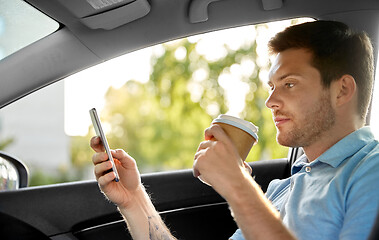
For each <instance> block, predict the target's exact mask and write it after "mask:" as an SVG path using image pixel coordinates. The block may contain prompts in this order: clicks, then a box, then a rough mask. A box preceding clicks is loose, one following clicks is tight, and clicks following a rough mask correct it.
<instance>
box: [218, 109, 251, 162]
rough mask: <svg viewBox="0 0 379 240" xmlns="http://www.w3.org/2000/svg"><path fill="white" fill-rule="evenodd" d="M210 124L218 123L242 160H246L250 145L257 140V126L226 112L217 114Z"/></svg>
mask: <svg viewBox="0 0 379 240" xmlns="http://www.w3.org/2000/svg"><path fill="white" fill-rule="evenodd" d="M212 124H219V125H220V126H221V127H222V129H223V130H224V131H225V133H226V134H227V135H228V136H229V137H230V139H231V140H232V141H233V143H234V145H235V146H236V148H237V150H238V153H239V155H240V157H241V159H242V160H243V161H245V160H246V157H247V155H248V154H249V152H250V149H251V148H252V146H253V145H254V144H255V143H256V142H258V135H257V133H258V127H256V126H255V125H254V124H253V123H251V122H248V121H245V120H243V119H241V118H237V117H233V116H230V115H226V114H221V115H219V116H218V117H217V118H216V119H214V120H213V122H212Z"/></svg>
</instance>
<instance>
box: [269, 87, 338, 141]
mask: <svg viewBox="0 0 379 240" xmlns="http://www.w3.org/2000/svg"><path fill="white" fill-rule="evenodd" d="M281 114H283V115H285V116H288V117H290V118H291V119H295V118H293V117H292V116H291V115H290V114H286V113H281ZM297 119H301V122H300V123H299V122H297V123H294V122H293V124H294V127H293V128H292V129H291V130H290V131H289V132H283V133H282V132H280V131H279V129H278V132H277V136H276V137H277V141H278V143H279V144H281V145H283V146H287V147H307V146H310V145H311V144H312V143H314V142H316V141H317V140H319V139H320V138H321V136H322V135H323V134H325V132H327V131H328V130H330V129H331V128H332V126H333V125H334V124H335V119H336V114H335V111H334V109H333V108H332V105H331V102H330V94H329V92H327V91H325V92H324V93H323V94H322V95H321V97H320V100H319V101H318V104H315V106H314V107H313V108H309V109H307V110H306V111H304V114H303V116H301V117H300V118H299V117H298V118H297ZM295 120H296V119H295Z"/></svg>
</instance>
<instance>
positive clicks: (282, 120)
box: [274, 117, 290, 127]
mask: <svg viewBox="0 0 379 240" xmlns="http://www.w3.org/2000/svg"><path fill="white" fill-rule="evenodd" d="M288 121H290V119H289V118H286V117H275V118H274V122H275V126H277V127H279V126H281V125H283V124H285V123H286V122H288Z"/></svg>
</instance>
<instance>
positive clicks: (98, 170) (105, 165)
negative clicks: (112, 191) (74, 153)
mask: <svg viewBox="0 0 379 240" xmlns="http://www.w3.org/2000/svg"><path fill="white" fill-rule="evenodd" d="M111 169H112V163H111V162H110V161H105V162H102V163H99V164H96V165H95V169H94V172H95V176H96V179H100V177H102V176H103V175H107V172H108V171H110V170H111Z"/></svg>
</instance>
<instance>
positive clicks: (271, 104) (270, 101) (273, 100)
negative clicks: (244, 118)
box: [265, 89, 281, 110]
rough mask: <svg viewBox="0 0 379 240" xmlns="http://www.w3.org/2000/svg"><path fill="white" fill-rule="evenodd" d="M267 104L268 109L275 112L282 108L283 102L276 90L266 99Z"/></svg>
mask: <svg viewBox="0 0 379 240" xmlns="http://www.w3.org/2000/svg"><path fill="white" fill-rule="evenodd" d="M265 104H266V107H268V108H269V109H271V110H275V109H277V108H279V107H280V105H281V101H280V99H279V98H278V93H277V90H276V89H274V90H273V91H271V92H270V95H269V96H268V98H267V99H266V103H265Z"/></svg>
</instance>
